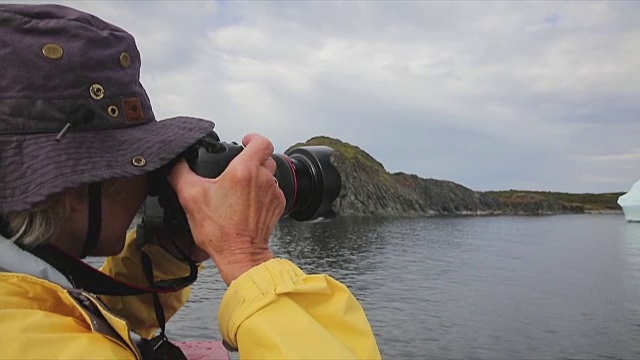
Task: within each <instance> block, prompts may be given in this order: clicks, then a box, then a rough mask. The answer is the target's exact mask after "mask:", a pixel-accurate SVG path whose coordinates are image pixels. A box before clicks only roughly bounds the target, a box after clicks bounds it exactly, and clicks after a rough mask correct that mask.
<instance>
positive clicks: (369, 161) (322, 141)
mask: <svg viewBox="0 0 640 360" xmlns="http://www.w3.org/2000/svg"><path fill="white" fill-rule="evenodd" d="M310 145H324V146H329V147H330V148H332V149H333V150H335V151H337V152H339V153H341V154H342V156H344V157H345V160H347V161H349V162H356V161H358V162H360V163H362V164H364V165H370V166H372V167H374V168H379V169H381V170H384V166H383V165H382V164H381V163H380V162H378V161H377V160H376V159H374V158H373V157H372V156H371V155H369V154H368V153H367V152H366V151H364V150H362V149H360V148H359V147H357V146H354V145H351V144H348V143H345V142H342V141H340V140H337V139H333V138H330V137H328V136H316V137H313V138H311V139H309V140H307V141H306V142H304V143H297V144H295V145H293V146H292V147H290V148H289V149H293V148H297V147H300V146H310ZM385 172H386V171H385Z"/></svg>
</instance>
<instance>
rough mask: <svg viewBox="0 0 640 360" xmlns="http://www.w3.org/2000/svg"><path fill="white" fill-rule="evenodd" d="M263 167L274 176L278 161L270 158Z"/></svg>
mask: <svg viewBox="0 0 640 360" xmlns="http://www.w3.org/2000/svg"><path fill="white" fill-rule="evenodd" d="M262 166H264V167H265V168H266V169H267V170H269V173H271V175H274V174H275V173H276V161H275V160H273V158H272V157H269V158H268V159H267V161H265V162H264V164H263V165H262Z"/></svg>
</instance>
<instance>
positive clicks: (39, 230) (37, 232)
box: [5, 193, 70, 248]
mask: <svg viewBox="0 0 640 360" xmlns="http://www.w3.org/2000/svg"><path fill="white" fill-rule="evenodd" d="M69 211H70V208H69V203H68V202H67V201H66V199H65V197H64V195H63V193H59V194H55V195H53V196H51V197H49V198H48V199H47V200H45V201H43V202H41V203H39V204H37V205H36V206H34V207H32V208H31V209H29V210H22V211H16V212H13V213H10V214H7V215H5V220H6V221H7V224H8V228H9V232H10V234H11V238H10V239H9V240H11V241H13V242H15V243H16V244H18V245H20V246H23V247H26V248H33V247H35V246H37V245H41V244H45V243H48V242H50V241H51V240H52V239H53V238H54V236H55V235H56V234H57V233H58V232H59V231H60V227H61V226H62V224H63V223H64V222H65V221H66V220H67V219H68V218H69Z"/></svg>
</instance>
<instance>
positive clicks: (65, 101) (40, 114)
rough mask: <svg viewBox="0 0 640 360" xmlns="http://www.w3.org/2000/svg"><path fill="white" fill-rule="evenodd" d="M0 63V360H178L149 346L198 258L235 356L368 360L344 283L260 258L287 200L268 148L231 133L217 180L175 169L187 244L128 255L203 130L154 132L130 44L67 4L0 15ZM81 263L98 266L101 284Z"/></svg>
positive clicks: (166, 239)
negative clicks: (149, 201)
mask: <svg viewBox="0 0 640 360" xmlns="http://www.w3.org/2000/svg"><path fill="white" fill-rule="evenodd" d="M0 62H1V63H2V64H3V70H2V72H1V74H0V299H1V300H0V329H1V330H0V333H1V336H0V358H12V359H13V358H47V359H50V358H82V359H89V358H99V359H125V358H137V359H143V358H160V357H162V356H165V357H167V358H177V357H178V355H179V354H176V353H172V352H171V351H173V350H171V348H169V350H167V351H169V352H167V353H164V355H163V354H160V353H157V352H154V351H156V350H154V349H157V348H166V347H164V345H165V344H167V343H168V342H167V341H166V337H164V322H165V320H168V319H170V318H171V316H173V315H174V314H175V313H176V312H177V311H178V310H179V309H180V308H181V307H182V306H183V305H184V304H185V302H186V301H187V299H188V297H189V293H190V286H189V285H190V284H191V283H192V281H193V279H194V277H193V275H194V269H195V273H197V271H198V269H199V268H201V266H202V265H201V263H202V262H203V261H205V260H207V259H209V258H211V259H212V260H213V262H214V263H215V265H216V267H217V268H218V270H219V272H220V276H221V277H222V279H223V280H224V282H225V283H226V284H227V285H228V289H227V290H226V292H225V294H224V297H223V299H222V301H221V304H220V308H219V314H218V321H219V327H220V332H221V335H222V338H223V340H224V343H225V344H226V345H227V346H229V347H230V348H235V349H238V350H239V355H240V357H241V358H380V353H379V350H378V347H377V344H376V340H375V337H374V335H373V333H372V330H371V327H370V325H369V322H368V320H367V317H366V315H365V313H364V311H363V309H362V307H361V306H360V304H359V303H358V301H357V300H356V299H355V297H354V296H353V295H352V293H351V292H350V291H349V290H348V289H347V288H346V287H345V286H344V285H343V284H341V283H340V282H338V281H336V280H334V279H332V278H331V277H329V276H327V275H323V274H315V275H309V274H305V273H304V272H303V271H302V270H301V269H299V268H298V267H297V266H296V265H295V264H293V263H292V262H290V261H288V260H285V259H280V258H277V257H275V256H274V254H273V253H272V252H271V251H270V249H269V243H268V242H269V236H270V234H271V232H272V230H273V229H274V226H275V225H276V223H277V221H278V220H279V218H280V217H281V215H282V213H283V209H284V206H285V205H284V203H285V200H284V195H283V194H282V192H281V191H280V189H279V188H278V186H277V184H276V183H275V182H274V177H273V174H274V171H275V163H274V162H273V160H272V159H271V155H272V153H273V145H272V144H271V143H270V142H269V141H268V140H267V139H266V138H264V137H262V136H260V135H256V134H249V135H247V136H245V137H244V138H243V139H242V143H243V145H244V146H245V149H244V150H243V151H242V152H241V153H240V155H238V156H237V157H236V158H235V159H234V160H233V161H232V162H231V163H230V165H229V166H228V168H227V169H226V170H225V171H224V172H223V173H222V175H221V176H219V177H218V178H216V179H205V178H201V177H199V176H197V175H196V174H195V173H194V172H192V171H191V169H190V168H189V166H188V165H187V164H186V163H185V162H184V160H181V161H177V162H176V163H175V165H174V166H173V168H171V170H170V172H169V174H168V176H167V181H168V182H169V184H170V185H171V187H172V188H173V189H174V190H175V193H176V194H177V196H178V199H179V201H180V204H181V206H182V208H183V209H184V212H185V214H186V217H187V220H188V224H189V227H190V230H191V236H173V238H172V235H170V234H166V233H163V232H157V231H156V232H152V233H151V235H149V236H147V235H148V234H147V235H145V236H144V238H145V239H146V240H145V241H143V242H141V241H139V240H140V239H141V238H143V236H142V235H141V233H140V231H135V230H134V231H131V232H129V233H128V234H127V231H128V227H129V225H130V224H131V223H132V221H133V219H134V217H135V215H136V213H137V211H138V210H139V209H140V208H141V206H142V204H143V202H144V201H145V199H146V198H147V196H148V193H149V186H150V185H149V175H150V174H153V173H157V170H158V169H161V168H163V166H166V165H167V164H169V163H170V162H172V161H174V159H176V158H179V155H180V154H181V153H182V152H183V151H185V149H187V148H188V147H190V146H191V145H193V144H194V143H196V142H197V141H198V140H199V139H201V138H203V137H205V136H206V135H207V134H209V133H210V132H211V131H212V129H213V123H212V122H211V121H208V120H204V119H197V118H190V117H175V118H171V119H166V120H163V121H157V120H156V119H155V117H154V114H153V111H152V109H151V105H150V101H149V98H148V96H147V94H146V92H145V90H144V88H143V87H142V85H141V83H140V81H139V74H140V54H139V52H138V50H137V48H136V44H135V41H134V39H133V37H132V36H131V35H130V34H128V33H127V32H126V31H124V30H122V29H120V28H118V27H116V26H114V25H111V24H109V23H107V22H104V21H102V20H101V19H99V18H97V17H94V16H92V15H90V14H87V13H84V12H81V11H78V10H75V9H72V8H69V7H64V6H58V5H9V4H3V5H0ZM139 228H140V227H139ZM88 255H92V256H106V257H107V258H106V261H105V263H104V266H103V267H102V268H101V269H100V272H99V271H97V270H95V271H91V268H88V267H86V265H85V264H84V263H83V262H81V260H80V259H82V258H83V257H85V256H88ZM83 266H84V267H83ZM158 331H161V333H162V336H159V335H157V334H158ZM153 341H155V342H153ZM160 345H163V346H160ZM167 354H168V355H167Z"/></svg>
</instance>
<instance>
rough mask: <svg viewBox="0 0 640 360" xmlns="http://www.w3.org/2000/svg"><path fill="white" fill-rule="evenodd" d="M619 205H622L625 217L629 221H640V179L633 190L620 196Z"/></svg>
mask: <svg viewBox="0 0 640 360" xmlns="http://www.w3.org/2000/svg"><path fill="white" fill-rule="evenodd" d="M618 205H620V207H622V211H623V212H624V218H625V220H627V221H640V180H638V181H637V182H636V183H635V184H633V186H632V187H631V190H629V192H627V193H626V194H624V195H622V196H620V197H619V198H618Z"/></svg>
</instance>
